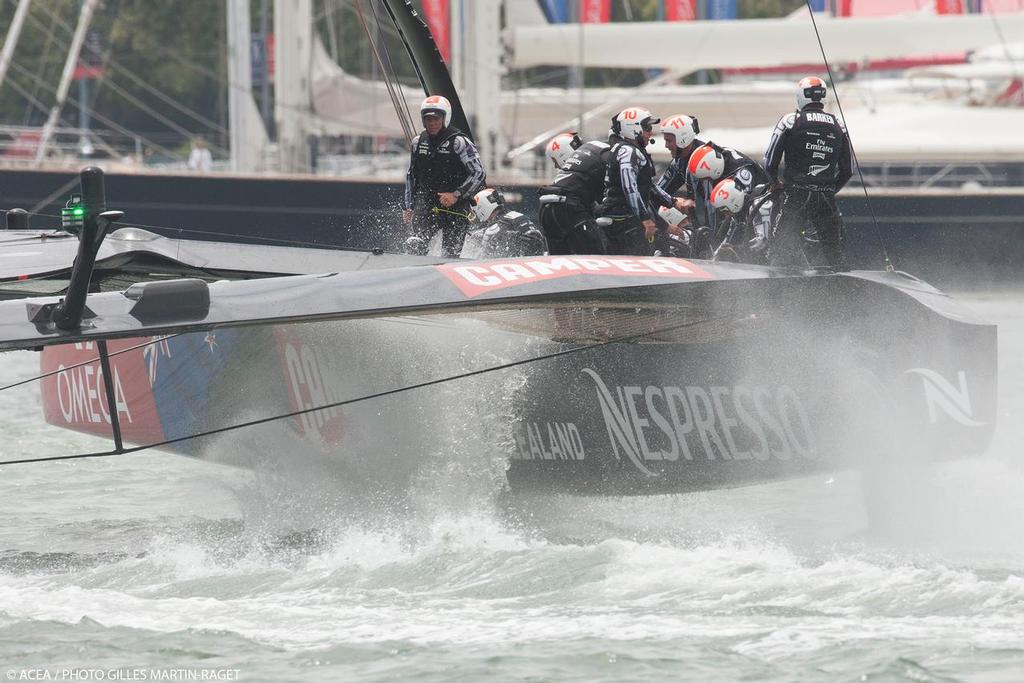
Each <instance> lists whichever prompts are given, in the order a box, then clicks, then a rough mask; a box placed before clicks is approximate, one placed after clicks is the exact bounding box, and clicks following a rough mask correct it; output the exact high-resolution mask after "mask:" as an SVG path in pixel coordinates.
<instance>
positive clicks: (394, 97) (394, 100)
mask: <svg viewBox="0 0 1024 683" xmlns="http://www.w3.org/2000/svg"><path fill="white" fill-rule="evenodd" d="M370 1H371V2H372V1H373V0H370ZM355 8H356V14H357V16H358V17H359V23H360V24H361V25H362V27H363V31H364V32H365V33H366V40H367V42H369V44H370V51H371V52H372V53H373V56H374V58H375V59H376V60H377V65H378V66H379V67H380V71H381V76H382V77H383V80H384V87H385V88H386V89H387V91H388V96H389V97H390V98H391V106H393V107H394V108H395V114H396V115H397V116H398V122H399V123H400V124H401V126H402V131H403V132H404V133H405V139H406V142H408V143H409V144H412V139H413V136H414V134H413V130H412V127H411V125H410V123H409V121H407V120H406V119H405V117H403V116H402V107H401V105H400V104H399V103H398V94H397V93H396V92H395V90H394V86H393V85H392V83H391V79H390V77H389V76H388V72H387V69H386V68H385V67H384V61H383V60H382V59H381V58H380V52H379V50H378V48H377V45H376V44H375V43H374V41H373V36H372V35H371V34H370V26H369V24H368V23H367V21H366V15H365V14H364V13H363V3H362V0H356V1H355Z"/></svg>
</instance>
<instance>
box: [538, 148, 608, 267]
mask: <svg viewBox="0 0 1024 683" xmlns="http://www.w3.org/2000/svg"><path fill="white" fill-rule="evenodd" d="M545 151H546V153H547V156H548V158H549V159H550V160H551V161H552V163H553V164H554V165H555V168H557V169H558V174H557V175H556V176H555V179H554V180H552V181H551V184H550V185H546V186H544V187H542V188H540V191H539V193H540V225H541V228H543V230H544V236H545V237H546V238H547V241H548V252H549V253H551V254H605V253H607V252H608V239H607V237H606V236H605V233H604V230H603V229H602V228H601V227H600V226H598V225H597V223H595V219H594V209H595V208H596V206H597V203H598V202H600V201H601V197H602V195H603V193H604V174H605V169H606V167H607V165H608V154H609V152H610V151H611V145H609V144H608V143H606V142H601V141H600V140H594V141H592V142H587V143H583V141H582V140H580V137H579V135H577V134H575V133H561V134H559V135H556V136H555V137H553V138H551V140H550V141H549V142H548V144H547V148H546V150H545Z"/></svg>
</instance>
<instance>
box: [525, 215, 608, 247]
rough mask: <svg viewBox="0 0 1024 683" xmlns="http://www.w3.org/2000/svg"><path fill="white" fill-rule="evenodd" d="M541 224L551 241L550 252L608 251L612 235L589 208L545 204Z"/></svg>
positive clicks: (549, 241)
mask: <svg viewBox="0 0 1024 683" xmlns="http://www.w3.org/2000/svg"><path fill="white" fill-rule="evenodd" d="M540 226H541V229H542V230H543V231H544V237H546V238H547V240H548V253H549V254H552V255H554V256H560V255H564V254H607V253H608V237H607V235H605V232H604V230H603V229H602V228H601V227H600V226H599V225H598V224H597V223H595V222H594V217H593V216H592V215H591V214H590V212H589V211H587V210H586V209H584V208H582V207H578V206H576V205H573V204H569V203H563V202H558V203H553V204H542V205H541V207H540Z"/></svg>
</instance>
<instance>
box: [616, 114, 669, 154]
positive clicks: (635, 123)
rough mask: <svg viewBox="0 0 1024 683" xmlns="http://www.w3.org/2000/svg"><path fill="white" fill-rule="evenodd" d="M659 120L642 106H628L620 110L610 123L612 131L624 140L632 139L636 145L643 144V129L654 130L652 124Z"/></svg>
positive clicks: (659, 120)
mask: <svg viewBox="0 0 1024 683" xmlns="http://www.w3.org/2000/svg"><path fill="white" fill-rule="evenodd" d="M660 122H661V119H659V118H657V117H656V116H655V115H654V114H652V113H651V112H649V111H647V110H646V109H644V108H643V107H628V108H626V109H623V110H622V111H620V112H619V114H618V116H616V117H615V119H614V120H613V123H612V131H613V132H615V133H618V134H619V135H621V136H622V137H623V138H624V139H626V140H632V141H634V142H636V143H637V144H638V145H643V144H644V138H643V134H644V131H645V130H654V124H656V123H660ZM616 127H617V128H616Z"/></svg>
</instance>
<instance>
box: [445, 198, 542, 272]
mask: <svg viewBox="0 0 1024 683" xmlns="http://www.w3.org/2000/svg"><path fill="white" fill-rule="evenodd" d="M471 208H472V212H473V218H474V220H475V222H476V223H477V224H479V226H480V227H478V228H476V229H475V230H473V231H472V232H470V233H469V235H467V236H466V242H465V245H464V246H463V248H462V254H461V256H462V258H485V259H487V258H513V257H516V256H541V255H543V254H545V253H547V242H546V241H545V240H544V235H543V234H542V233H541V231H540V230H538V229H537V226H536V225H534V224H533V221H531V220H530V219H529V218H527V217H526V216H524V215H523V214H521V213H520V212H518V211H513V210H511V209H509V208H508V206H506V205H505V197H504V196H502V194H501V192H499V191H498V190H495V189H493V188H490V187H488V188H486V189H483V190H480V191H479V192H477V193H476V195H474V197H473V199H472V202H471Z"/></svg>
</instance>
